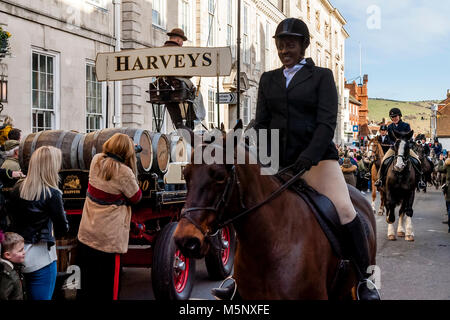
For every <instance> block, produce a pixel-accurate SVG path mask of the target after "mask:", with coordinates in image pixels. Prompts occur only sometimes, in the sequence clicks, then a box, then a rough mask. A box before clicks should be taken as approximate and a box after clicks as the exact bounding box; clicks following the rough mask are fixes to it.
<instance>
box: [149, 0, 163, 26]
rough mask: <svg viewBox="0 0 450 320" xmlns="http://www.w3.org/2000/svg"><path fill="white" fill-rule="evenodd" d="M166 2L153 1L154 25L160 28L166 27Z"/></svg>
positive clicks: (161, 0) (160, 0)
mask: <svg viewBox="0 0 450 320" xmlns="http://www.w3.org/2000/svg"><path fill="white" fill-rule="evenodd" d="M165 17H166V0H153V6H152V24H153V25H155V26H158V27H160V28H163V29H164V28H165V27H166V18H165Z"/></svg>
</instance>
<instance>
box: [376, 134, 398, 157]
mask: <svg viewBox="0 0 450 320" xmlns="http://www.w3.org/2000/svg"><path fill="white" fill-rule="evenodd" d="M377 140H378V142H379V143H380V145H381V148H382V149H383V152H384V153H386V152H387V151H388V150H389V148H390V147H391V146H392V145H394V141H392V139H391V138H390V137H389V134H387V135H385V138H384V142H383V139H382V137H381V135H379V136H378V137H377Z"/></svg>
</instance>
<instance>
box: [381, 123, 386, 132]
mask: <svg viewBox="0 0 450 320" xmlns="http://www.w3.org/2000/svg"><path fill="white" fill-rule="evenodd" d="M387 129H388V128H387V125H385V124H383V125H382V126H381V127H380V130H385V131H387Z"/></svg>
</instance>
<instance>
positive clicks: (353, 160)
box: [348, 151, 358, 166]
mask: <svg viewBox="0 0 450 320" xmlns="http://www.w3.org/2000/svg"><path fill="white" fill-rule="evenodd" d="M348 157H349V158H350V162H351V163H352V165H354V166H358V162H357V161H356V160H355V153H354V152H353V151H350V152H349V153H348Z"/></svg>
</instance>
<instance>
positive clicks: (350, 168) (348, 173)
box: [341, 157, 357, 187]
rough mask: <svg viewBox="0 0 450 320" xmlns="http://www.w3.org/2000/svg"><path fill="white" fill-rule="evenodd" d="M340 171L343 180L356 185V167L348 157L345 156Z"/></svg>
mask: <svg viewBox="0 0 450 320" xmlns="http://www.w3.org/2000/svg"><path fill="white" fill-rule="evenodd" d="M341 170H342V173H343V174H344V178H345V182H347V183H348V184H350V185H352V186H354V187H356V177H355V174H356V170H357V167H356V166H355V165H353V164H352V163H351V161H350V158H348V157H347V158H345V159H344V163H343V164H342V166H341Z"/></svg>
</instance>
